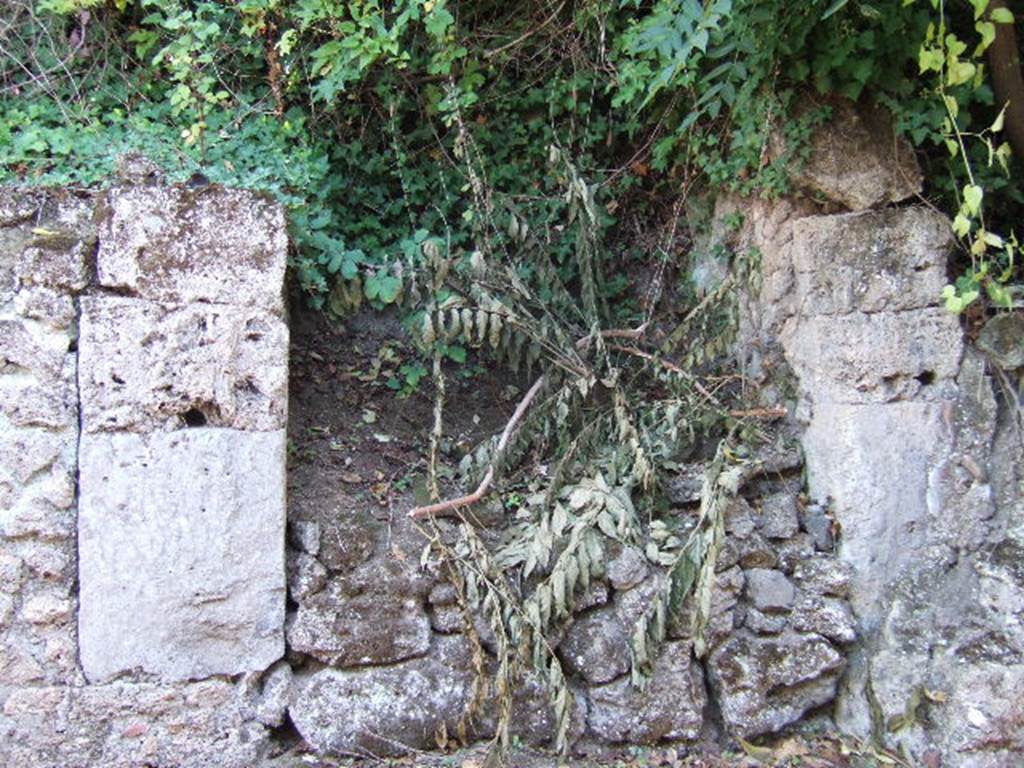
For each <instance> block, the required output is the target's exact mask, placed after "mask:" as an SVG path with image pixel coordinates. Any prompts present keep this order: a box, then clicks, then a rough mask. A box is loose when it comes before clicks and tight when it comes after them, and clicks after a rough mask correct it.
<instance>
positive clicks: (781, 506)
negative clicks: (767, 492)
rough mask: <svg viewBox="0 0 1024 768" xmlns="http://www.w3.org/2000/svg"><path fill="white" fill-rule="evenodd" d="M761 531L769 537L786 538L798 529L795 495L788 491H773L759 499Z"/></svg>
mask: <svg viewBox="0 0 1024 768" xmlns="http://www.w3.org/2000/svg"><path fill="white" fill-rule="evenodd" d="M758 523H759V524H760V528H761V533H762V534H763V535H764V536H766V537H767V538H769V539H788V538H790V537H791V536H793V535H795V534H796V532H797V531H798V530H799V529H800V522H799V520H798V519H797V512H796V497H795V496H793V495H792V494H789V493H775V494H772V495H771V496H765V497H764V498H763V499H761V515H760V517H759V519H758Z"/></svg>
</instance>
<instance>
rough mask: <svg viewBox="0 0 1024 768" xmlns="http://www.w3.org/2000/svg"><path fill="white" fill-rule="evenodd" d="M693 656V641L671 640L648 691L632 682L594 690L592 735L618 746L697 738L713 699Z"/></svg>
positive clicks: (655, 670) (656, 664) (661, 654)
mask: <svg viewBox="0 0 1024 768" xmlns="http://www.w3.org/2000/svg"><path fill="white" fill-rule="evenodd" d="M692 656H693V649H692V645H691V644H690V643H689V642H686V641H676V642H668V643H666V644H665V645H664V647H663V648H662V649H661V651H660V653H659V655H658V658H657V660H656V661H655V664H654V669H653V671H652V676H651V680H650V682H649V684H648V685H647V687H646V688H645V689H644V690H643V691H642V692H640V691H638V690H637V689H636V688H635V687H634V686H633V684H632V683H631V682H630V681H629V680H628V679H622V680H616V681H615V682H613V683H609V684H607V685H601V686H596V687H593V688H591V689H590V714H589V716H588V727H589V733H590V735H591V736H593V737H594V738H596V739H598V740H599V741H603V742H608V743H612V744H657V743H658V742H660V741H694V740H696V739H697V738H698V736H699V735H700V731H701V727H702V725H703V722H704V705H705V703H706V699H707V695H706V693H705V691H704V678H703V675H702V674H701V670H700V667H699V665H697V664H695V663H694V662H693V659H692Z"/></svg>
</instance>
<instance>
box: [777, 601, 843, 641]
mask: <svg viewBox="0 0 1024 768" xmlns="http://www.w3.org/2000/svg"><path fill="white" fill-rule="evenodd" d="M791 620H792V623H793V628H794V629H796V630H799V631H800V632H813V633H816V634H819V635H822V636H823V637H827V638H828V639H829V640H831V641H832V642H834V643H841V644H845V643H852V642H853V641H854V640H856V639H857V623H856V620H855V619H854V617H853V611H851V610H850V606H849V604H848V603H846V602H844V601H842V600H837V599H836V598H834V597H818V596H810V597H805V598H803V599H802V600H801V601H800V602H799V603H798V604H797V606H796V608H794V609H793V614H792V617H791Z"/></svg>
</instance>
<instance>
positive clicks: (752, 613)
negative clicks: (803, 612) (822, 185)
mask: <svg viewBox="0 0 1024 768" xmlns="http://www.w3.org/2000/svg"><path fill="white" fill-rule="evenodd" d="M788 625H789V617H788V616H787V615H786V614H784V613H764V612H763V611H759V610H757V608H747V611H746V615H745V617H744V620H743V626H745V627H747V629H749V630H750V631H751V632H756V633H757V634H759V635H777V634H779V632H781V631H782V630H784V629H785V628H786V627H787V626H788Z"/></svg>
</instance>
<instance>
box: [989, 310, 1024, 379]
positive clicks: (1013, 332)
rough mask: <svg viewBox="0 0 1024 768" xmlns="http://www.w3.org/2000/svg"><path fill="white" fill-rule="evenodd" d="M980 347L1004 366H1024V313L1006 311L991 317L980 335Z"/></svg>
mask: <svg viewBox="0 0 1024 768" xmlns="http://www.w3.org/2000/svg"><path fill="white" fill-rule="evenodd" d="M978 348H979V349H981V351H983V352H985V353H986V354H987V355H989V356H990V357H991V358H992V359H993V360H995V361H996V363H998V364H999V365H1000V366H1001V367H1002V368H1006V369H1013V368H1022V367H1024V315H1022V314H1021V313H1020V312H1006V313H1002V314H999V315H996V316H994V317H992V318H990V319H989V320H988V322H987V323H985V327H984V328H982V329H981V333H980V334H979V335H978Z"/></svg>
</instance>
